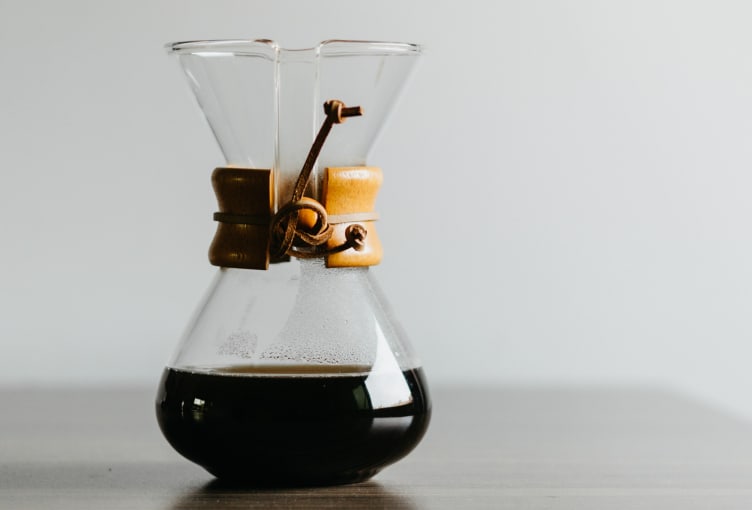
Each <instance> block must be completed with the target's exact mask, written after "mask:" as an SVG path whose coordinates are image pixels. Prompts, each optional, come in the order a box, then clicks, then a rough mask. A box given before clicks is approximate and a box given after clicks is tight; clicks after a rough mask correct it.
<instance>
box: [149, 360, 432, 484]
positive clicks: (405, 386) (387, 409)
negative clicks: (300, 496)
mask: <svg viewBox="0 0 752 510" xmlns="http://www.w3.org/2000/svg"><path fill="white" fill-rule="evenodd" d="M307 368H308V367H305V368H300V369H298V370H295V369H293V370H290V369H289V368H286V370H285V374H284V375H276V374H275V373H274V372H275V371H274V369H271V370H270V369H268V368H267V369H266V370H264V371H263V372H262V371H260V370H259V369H254V368H253V367H243V368H238V367H228V368H227V369H223V370H218V371H214V372H208V373H207V372H191V371H187V370H176V369H166V370H165V372H164V374H163V376H162V381H161V383H160V386H159V392H158V394H157V405H156V407H157V419H158V420H159V425H160V427H161V428H162V432H163V433H164V435H165V437H166V438H167V440H168V441H169V442H170V444H171V445H172V446H173V447H174V448H175V449H176V450H177V451H178V452H180V453H181V454H182V455H183V456H185V457H186V458H188V459H189V460H191V461H193V462H195V463H197V464H200V465H201V466H203V467H205V468H206V469H207V470H208V471H209V472H210V473H212V474H213V475H215V476H217V477H218V478H221V479H228V480H236V481H243V482H247V483H250V484H253V485H322V484H337V483H349V482H357V481H361V480H365V479H368V478H370V477H371V476H373V475H375V474H376V473H377V472H379V470H381V469H382V468H383V467H385V466H387V465H389V464H391V463H393V462H395V461H397V460H399V459H400V458H402V457H404V456H405V455H406V454H407V453H408V452H410V450H412V449H413V448H414V447H415V446H416V445H417V444H418V442H419V441H420V439H421V438H422V437H423V434H424V433H425V431H426V427H427V426H428V421H429V418H430V414H431V404H430V400H429V397H428V394H427V390H426V384H425V380H424V378H423V372H422V370H421V369H414V370H406V371H404V372H399V371H394V372H391V373H384V374H366V373H363V374H362V375H355V374H353V373H348V372H355V373H356V374H357V372H359V371H361V370H359V369H358V367H351V369H348V368H347V367H344V368H343V367H339V369H340V370H339V373H331V371H330V370H326V373H325V372H324V370H320V371H317V372H311V371H310V370H308V369H307Z"/></svg>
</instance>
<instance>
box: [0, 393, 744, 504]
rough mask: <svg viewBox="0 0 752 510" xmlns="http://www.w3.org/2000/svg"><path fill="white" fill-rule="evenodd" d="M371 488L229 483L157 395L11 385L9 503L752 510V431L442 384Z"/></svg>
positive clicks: (677, 401) (5, 498) (614, 401)
mask: <svg viewBox="0 0 752 510" xmlns="http://www.w3.org/2000/svg"><path fill="white" fill-rule="evenodd" d="M433 398H434V418H433V422H432V424H431V427H430V429H429V432H428V434H427V436H426V438H425V439H424V441H423V443H421V445H420V446H419V447H418V448H417V449H416V450H415V451H414V452H413V453H412V454H411V455H409V456H408V457H407V458H405V459H404V460H402V461H401V462H399V463H397V464H395V465H393V466H391V467H389V468H387V469H385V470H384V471H382V473H380V474H379V475H378V476H376V477H375V478H374V479H373V480H372V481H370V482H367V483H363V484H358V485H349V486H339V487H330V488H319V489H289V490H249V489H237V488H225V487H222V486H219V485H217V483H216V482H212V478H211V476H210V475H209V474H208V473H206V472H205V471H203V470H202V469H201V468H198V467H196V466H194V465H192V464H191V463H189V462H188V461H185V460H183V459H182V457H180V456H179V455H178V454H176V453H174V452H173V451H172V449H171V448H170V447H169V446H168V445H167V443H166V442H165V441H164V440H163V439H162V437H161V434H160V432H159V429H158V427H157V425H156V422H155V419H154V411H153V392H152V391H146V390H104V389H102V390H55V391H50V390H44V391H43V390H5V391H0V509H3V510H5V509H14V510H23V509H56V510H58V509H69V508H71V509H86V508H96V509H110V508H118V509H119V508H133V509H174V510H178V509H208V508H220V509H221V508H238V509H239V508H343V509H349V508H355V509H357V508H382V509H402V508H404V509H422V508H430V509H442V508H451V509H468V508H494V509H497V508H499V509H503V508H525V509H531V508H566V509H589V508H597V509H608V508H616V509H622V508H650V509H655V508H667V509H688V508H707V509H722V508H740V509H742V508H743V509H752V425H751V424H750V423H747V422H744V421H741V420H738V419H736V418H734V417H731V416H729V415H726V414H724V413H722V412H720V411H718V410H715V409H713V408H711V407H708V406H705V405H703V404H701V403H698V402H696V401H694V400H692V399H689V398H686V397H684V396H682V395H680V394H676V393H672V392H668V391H662V390H652V389H594V388H569V389H566V388H560V389H552V388H551V389H546V388H525V387H517V388H501V389H497V390H490V389H469V388H468V389H443V390H442V389H441V388H439V389H436V390H435V391H434V392H433Z"/></svg>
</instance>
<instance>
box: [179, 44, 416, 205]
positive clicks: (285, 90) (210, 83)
mask: <svg viewBox="0 0 752 510" xmlns="http://www.w3.org/2000/svg"><path fill="white" fill-rule="evenodd" d="M167 48H168V50H169V51H170V52H171V53H172V54H174V55H176V56H177V57H178V59H179V61H180V64H181V67H182V68H183V71H184V72H185V75H186V77H187V78H188V81H189V83H190V85H191V88H192V90H193V92H194V94H195V96H196V98H197V100H198V102H199V105H200V106H201V109H202V111H203V112H204V115H205V116H206V119H207V121H208V122H209V125H210V126H211V129H212V131H213V132H214V135H215V137H216V139H217V142H218V143H219V145H220V148H221V149H222V152H223V154H224V156H225V159H226V160H227V163H228V164H230V165H237V166H246V167H252V168H272V169H273V170H274V173H275V175H274V177H275V182H276V186H275V188H276V196H275V207H278V206H279V205H280V204H281V203H284V202H285V201H286V200H288V199H289V197H290V196H291V194H292V188H293V186H294V182H295V179H296V178H297V175H298V173H299V172H300V169H301V167H302V166H303V162H304V161H305V158H306V155H307V154H308V150H309V149H310V146H311V143H312V142H313V140H314V138H315V136H316V132H317V130H318V128H319V126H320V125H321V122H322V121H323V117H324V113H323V109H322V104H323V103H324V102H325V101H326V100H329V99H339V100H341V101H343V102H344V103H345V104H347V105H359V106H361V107H362V108H363V110H364V112H365V115H364V116H363V117H361V118H358V119H353V120H351V121H349V122H348V125H347V127H346V128H342V129H336V130H333V132H332V133H331V135H330V137H329V139H328V140H327V143H326V144H325V146H324V149H323V151H322V153H321V155H320V157H319V160H318V167H321V168H324V167H327V166H351V165H363V164H365V163H366V158H367V156H368V153H369V152H370V150H371V147H372V146H373V144H374V142H375V140H376V138H377V137H378V134H379V132H380V131H381V128H382V127H383V125H384V123H385V120H386V118H387V116H388V115H389V113H390V112H391V110H392V107H393V106H394V103H395V102H396V100H397V98H398V96H399V93H400V91H401V90H402V88H403V86H404V84H405V82H406V80H407V77H408V76H409V75H410V72H411V71H412V69H413V67H414V64H415V62H416V57H417V56H419V55H420V53H421V48H420V46H418V45H415V44H408V43H393V42H374V41H343V40H329V41H324V42H322V43H320V44H318V45H317V46H314V47H312V48H305V49H284V48H281V47H280V46H279V45H278V44H277V43H275V42H274V41H271V40H266V39H257V40H247V41H244V40H218V41H189V42H178V43H172V44H168V45H167ZM319 181H320V175H319V172H318V171H317V169H314V173H313V179H312V186H311V194H312V195H313V196H314V197H315V198H318V195H319V193H318V185H319Z"/></svg>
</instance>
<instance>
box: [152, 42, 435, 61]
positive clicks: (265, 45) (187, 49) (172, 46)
mask: <svg viewBox="0 0 752 510" xmlns="http://www.w3.org/2000/svg"><path fill="white" fill-rule="evenodd" d="M164 47H165V49H166V50H167V52H168V53H170V54H196V53H207V54H208V53H212V54H221V53H226V54H237V55H257V56H266V57H269V56H271V54H277V53H280V52H289V53H296V52H300V53H304V52H313V51H315V52H317V53H322V54H325V55H338V56H345V55H352V56H357V55H363V56H366V55H381V56H388V55H395V56H397V55H415V56H417V55H419V54H421V53H422V52H423V48H422V46H421V45H419V44H415V43H405V42H388V41H366V40H362V41H361V40H353V39H327V40H325V41H321V42H320V43H318V44H317V45H316V46H311V47H309V48H283V47H281V46H280V45H279V44H278V43H277V42H276V41H273V40H271V39H204V40H193V41H177V42H171V43H167V44H165V46H164Z"/></svg>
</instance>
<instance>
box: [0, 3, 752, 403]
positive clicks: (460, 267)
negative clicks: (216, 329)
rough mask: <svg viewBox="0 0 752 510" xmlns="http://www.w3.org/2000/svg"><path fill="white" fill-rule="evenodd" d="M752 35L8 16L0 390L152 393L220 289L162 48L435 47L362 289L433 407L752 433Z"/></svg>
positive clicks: (266, 19)
mask: <svg viewBox="0 0 752 510" xmlns="http://www.w3.org/2000/svg"><path fill="white" fill-rule="evenodd" d="M751 16H752V4H749V3H747V2H743V1H739V2H730V1H714V2H688V1H678V0H677V1H667V0H653V1H629V2H627V1H620V2H615V1H614V2H612V1H608V2H603V1H595V0H593V1H581V0H580V1H567V2H555V1H527V0H524V1H523V0H519V1H506V2H470V1H466V2H453V3H451V4H449V3H440V2H430V1H420V2H401V1H398V2H394V1H379V2H368V3H366V2H353V1H336V2H316V3H313V2H299V3H293V2H289V1H283V2H268V1H266V2H261V1H234V2H229V1H223V2H197V1H161V2H147V1H131V2H95V1H91V2H81V1H63V2H58V1H51V0H50V1H26V0H24V1H21V0H19V1H15V2H12V1H0V176H1V180H0V243H2V244H1V246H2V251H0V384H2V385H8V384H11V385H21V384H98V385H99V384H125V383H128V384H130V383H139V384H155V383H156V379H157V377H158V376H159V372H160V370H161V368H162V366H163V364H164V362H165V360H166V358H167V357H168V355H169V353H170V352H171V350H172V348H173V347H174V345H175V341H176V339H177V337H178V335H179V334H180V331H181V329H182V328H183V326H184V325H185V323H186V321H187V319H188V317H189V316H190V314H191V312H192V309H193V307H194V305H195V304H196V303H197V301H198V300H199V298H200V296H201V294H202V293H203V291H204V289H205V288H206V286H207V284H208V282H209V280H210V278H211V275H212V274H213V271H214V268H212V267H211V266H209V264H208V262H207V260H206V249H207V247H208V243H209V241H210V239H211V236H212V233H213V230H214V224H213V222H212V221H211V213H212V212H213V211H214V210H215V203H214V198H213V193H212V191H211V188H210V185H209V174H210V171H211V169H212V168H213V167H214V166H216V165H218V164H220V163H221V162H222V158H221V154H220V152H219V150H218V149H217V147H216V144H215V143H214V141H213V138H212V136H211V133H210V131H209V129H208V128H207V126H206V125H205V124H204V122H203V120H201V118H200V115H199V114H198V110H197V108H196V107H195V104H194V102H193V100H192V98H191V97H190V95H189V92H188V90H187V87H186V85H185V84H184V82H183V78H182V76H181V75H180V73H179V71H178V68H177V65H176V63H175V62H172V61H170V60H169V59H168V57H167V56H166V54H165V52H164V51H163V49H162V45H163V44H164V43H165V42H168V41H173V40H185V39H199V38H226V37H232V38H255V37H268V38H273V39H276V40H278V41H279V42H280V43H282V44H283V45H284V46H288V47H295V46H310V45H312V44H314V43H316V42H318V41H319V40H322V39H326V38H332V37H336V38H356V39H378V40H397V41H402V40H404V41H411V42H420V43H423V44H425V45H426V47H427V52H426V56H425V58H424V61H423V62H422V63H421V65H420V66H419V68H418V70H417V72H416V74H415V76H414V79H413V81H412V83H411V84H410V86H409V87H408V88H407V90H406V93H405V95H404V96H403V100H402V102H401V103H400V104H399V105H398V107H397V110H396V111H395V114H394V115H393V117H392V119H391V123H390V124H389V126H388V127H387V130H386V131H385V132H384V134H383V135H382V137H381V139H380V141H379V142H378V144H377V146H376V148H375V150H374V151H373V153H372V158H371V163H372V164H377V165H380V166H382V167H383V168H384V170H385V173H386V183H385V186H384V188H383V190H382V193H381V195H380V204H379V210H380V212H381V215H382V221H381V223H380V226H379V229H380V230H379V232H380V234H381V236H382V240H383V241H384V244H385V247H386V250H387V257H386V259H385V261H384V263H383V265H382V266H381V267H379V268H378V269H377V272H378V275H379V277H380V280H381V282H382V284H383V287H384V288H385V290H386V292H387V293H388V294H389V295H390V296H391V297H392V303H393V306H394V308H395V309H397V310H398V312H399V315H400V317H401V319H402V322H403V325H404V326H405V328H406V329H407V331H408V332H409V333H410V334H411V336H412V338H413V341H414V344H415V346H416V348H417V349H418V351H419V352H420V353H421V354H422V357H423V360H424V362H425V365H426V366H427V369H428V371H429V375H430V376H431V378H432V381H433V382H434V383H435V384H438V383H457V382H477V383H510V382H514V383H518V382H522V383H529V382H534V383H550V382H554V383H578V384H579V383H599V384H612V383H647V384H666V385H671V386H674V387H678V388H681V389H683V390H685V391H688V392H691V393H693V394H696V395H699V396H702V397H704V398H707V399H710V400H713V401H714V402H716V403H717V404H721V405H725V406H728V407H730V408H733V409H735V410H736V411H737V412H740V413H744V414H747V415H752V392H750V389H751V387H752V371H750V369H749V366H750V361H749V359H750V355H752V345H751V340H752V319H751V317H752V314H750V310H752V229H750V224H751V223H752V201H750V199H749V196H750V189H752V174H751V173H750V168H751V167H752V144H750V136H751V135H752V62H750V60H751V58H750V57H751V55H752V54H751V53H750V48H751V47H752V30H750V19H751ZM429 198H430V199H435V201H436V202H439V203H443V204H445V209H443V210H441V209H438V208H436V207H434V206H431V207H423V205H422V204H423V203H424V200H426V199H429Z"/></svg>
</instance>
